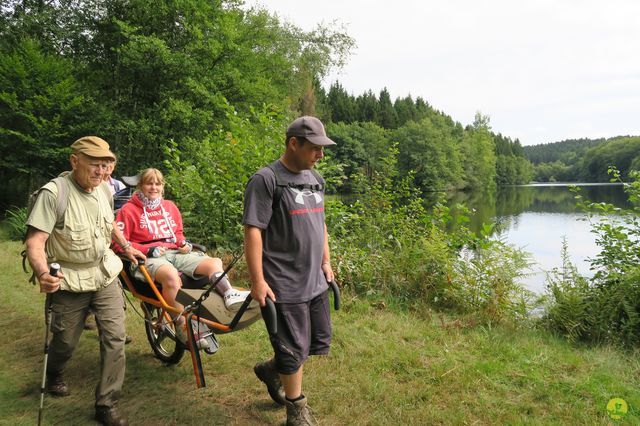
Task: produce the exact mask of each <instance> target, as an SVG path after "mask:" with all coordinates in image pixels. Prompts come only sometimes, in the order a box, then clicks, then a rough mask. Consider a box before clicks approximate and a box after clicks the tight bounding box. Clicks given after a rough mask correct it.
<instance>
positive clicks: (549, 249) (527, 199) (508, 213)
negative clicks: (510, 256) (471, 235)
mask: <svg viewBox="0 0 640 426" xmlns="http://www.w3.org/2000/svg"><path fill="white" fill-rule="evenodd" d="M576 186H579V187H580V188H581V194H582V196H583V197H584V198H587V199H589V200H591V201H595V202H607V203H611V204H614V205H616V206H618V207H628V202H627V200H626V195H625V193H624V190H623V187H622V185H613V184H576ZM456 202H463V203H465V204H466V205H467V206H468V207H470V208H472V209H474V213H473V215H472V218H471V219H472V222H471V227H472V228H473V229H474V230H478V229H480V227H481V225H482V223H483V222H492V221H495V223H496V231H497V233H498V235H500V236H501V237H502V238H504V239H505V241H507V242H509V243H511V244H514V245H515V246H517V247H521V248H522V249H524V250H526V251H527V252H529V253H530V254H531V256H532V259H533V261H534V262H535V265H534V266H533V268H532V271H531V276H530V277H527V278H525V279H524V284H525V286H526V287H527V288H529V289H531V290H533V291H536V292H538V293H541V292H543V291H544V285H545V277H546V275H545V272H546V271H550V270H551V269H552V268H554V267H558V266H560V252H561V248H562V238H563V237H565V238H566V239H567V243H568V244H569V254H570V257H571V260H572V261H573V263H574V264H575V265H576V266H577V267H578V270H579V271H580V273H582V274H583V275H587V276H589V275H591V271H590V270H589V264H588V261H587V259H588V258H589V257H593V256H595V255H596V254H597V252H598V247H597V246H596V244H595V238H594V235H593V234H591V232H590V226H589V223H588V222H586V221H583V220H580V219H582V218H584V217H585V216H584V214H583V213H581V212H579V211H578V209H577V208H576V206H575V199H574V195H573V194H572V193H571V192H570V191H569V186H568V185H566V184H547V185H542V184H535V185H526V186H515V187H505V188H500V189H499V190H498V192H497V193H496V194H495V195H491V196H487V195H481V194H456V195H455V196H454V198H453V199H452V203H456Z"/></svg>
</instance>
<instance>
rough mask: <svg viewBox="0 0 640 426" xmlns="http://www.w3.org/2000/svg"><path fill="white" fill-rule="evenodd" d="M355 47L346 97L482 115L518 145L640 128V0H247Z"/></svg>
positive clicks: (465, 116)
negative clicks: (327, 27) (336, 31)
mask: <svg viewBox="0 0 640 426" xmlns="http://www.w3.org/2000/svg"><path fill="white" fill-rule="evenodd" d="M256 3H258V4H261V5H262V6H264V7H265V8H267V9H269V10H271V11H273V12H274V13H277V14H278V16H280V17H281V18H283V19H286V20H288V21H290V22H292V23H293V24H295V25H297V26H299V27H301V28H305V29H312V28H314V27H315V26H316V25H317V24H318V23H324V24H328V23H331V22H333V21H334V20H337V21H338V22H340V23H341V24H343V25H344V27H345V29H346V31H347V33H348V34H349V35H350V36H351V37H353V38H354V39H355V41H356V44H357V48H356V49H355V51H354V53H353V54H352V56H351V57H350V59H349V61H348V64H347V65H346V66H345V67H344V68H343V69H342V71H341V72H340V73H339V74H332V75H330V76H329V77H328V78H327V79H326V80H325V82H324V85H325V87H328V86H329V85H330V84H331V83H332V82H333V81H335V80H336V79H338V80H339V81H340V82H341V84H342V85H343V86H344V87H345V89H346V90H347V91H348V92H350V93H351V94H353V95H356V96H357V95H359V94H361V93H363V92H364V91H366V90H369V89H371V90H373V92H374V93H376V94H378V93H379V91H380V90H381V89H382V88H383V87H386V88H387V89H388V90H389V93H390V94H391V98H392V100H395V98H396V97H399V96H400V97H404V96H406V95H408V94H410V95H411V96H413V98H414V99H415V98H416V97H418V96H421V97H423V98H424V99H425V100H426V101H427V102H429V103H430V104H431V105H432V106H433V107H434V108H436V109H438V110H441V111H443V112H445V113H446V114H448V115H450V116H451V117H452V118H453V119H454V120H456V121H459V122H461V123H462V124H463V125H466V124H470V123H471V122H473V118H474V115H475V113H476V112H477V111H480V112H482V114H484V115H488V116H489V117H490V118H491V126H492V128H493V130H494V131H495V132H496V133H497V132H499V133H502V134H503V135H506V136H510V137H511V138H514V139H515V138H518V139H520V141H521V142H522V144H523V145H533V144H538V143H546V142H556V141H560V140H563V139H569V138H580V137H588V138H598V137H612V136H618V135H627V134H631V135H640V0H606V1H605V0H600V1H592V0H534V1H521V0H485V1H480V0H439V1H433V0H422V1H420V0H387V1H378V0H368V1H365V0H315V1H305V0H268V1H266V0H260V1H256V0H247V4H248V5H252V4H256Z"/></svg>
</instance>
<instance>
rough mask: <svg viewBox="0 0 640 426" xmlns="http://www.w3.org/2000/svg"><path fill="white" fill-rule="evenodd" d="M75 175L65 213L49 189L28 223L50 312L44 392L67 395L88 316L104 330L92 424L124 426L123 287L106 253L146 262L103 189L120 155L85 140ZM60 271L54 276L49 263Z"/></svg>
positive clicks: (75, 149) (69, 178)
mask: <svg viewBox="0 0 640 426" xmlns="http://www.w3.org/2000/svg"><path fill="white" fill-rule="evenodd" d="M71 149H72V154H71V157H70V162H71V168H72V171H71V172H70V173H68V174H66V175H64V177H63V179H64V180H65V181H64V182H63V183H60V184H64V185H65V186H66V188H67V190H66V192H67V198H68V202H67V207H66V209H65V211H64V217H63V218H57V217H56V215H57V213H56V211H57V209H56V199H57V198H56V197H57V195H58V191H59V187H58V184H56V183H55V182H50V183H48V184H47V185H45V186H44V187H43V190H41V191H40V193H39V195H38V198H37V199H36V202H35V204H34V206H33V210H32V211H31V214H30V215H29V218H28V219H27V225H28V233H27V239H26V244H27V256H28V258H29V262H30V263H31V267H32V268H33V271H34V273H35V275H36V277H37V279H38V282H39V284H40V291H41V292H43V293H47V298H48V299H49V303H50V306H51V310H52V318H51V334H52V339H51V344H50V348H49V362H48V365H47V372H46V373H47V383H46V391H47V393H49V394H50V395H52V396H54V397H64V396H67V395H69V393H70V392H69V388H68V386H67V384H66V382H65V380H64V377H63V373H64V370H65V367H66V366H67V363H68V361H69V359H70V358H71V356H72V354H73V351H74V349H75V347H76V345H77V343H78V340H79V338H80V334H81V333H82V330H83V325H84V318H85V316H86V314H87V312H88V311H89V309H91V310H92V311H93V312H95V315H96V318H97V321H98V325H99V327H100V330H101V333H100V379H99V382H98V384H97V386H96V390H95V419H96V420H97V421H98V422H100V423H102V424H105V425H127V424H128V420H127V418H126V417H125V416H124V415H123V414H122V413H121V412H120V410H119V409H118V398H119V395H120V392H121V389H122V384H123V382H124V374H125V353H124V343H125V326H124V306H123V303H122V294H121V289H120V285H119V282H118V274H119V273H120V271H121V270H122V261H121V260H120V258H118V256H116V254H115V253H114V252H113V251H112V250H111V249H110V248H109V245H110V243H111V240H112V238H113V239H114V240H115V241H117V242H118V243H119V244H120V246H121V247H123V249H124V255H125V256H126V257H127V258H129V259H131V261H132V262H136V263H137V260H136V258H139V259H145V256H144V255H143V254H142V253H141V252H140V251H138V250H136V249H135V248H134V247H132V246H131V244H130V243H128V242H127V241H126V240H125V238H124V236H123V235H122V232H121V231H120V230H119V229H118V227H117V226H115V221H114V216H113V199H112V197H111V196H110V192H109V189H108V188H104V187H101V185H106V183H104V184H103V180H102V179H103V174H104V172H105V170H106V169H107V168H108V167H109V165H110V163H112V162H113V161H114V160H115V155H113V153H112V152H111V151H110V150H109V144H108V143H107V142H106V141H104V140H103V139H101V138H99V137H97V136H85V137H82V138H80V139H78V140H77V141H75V142H74V143H73V144H72V145H71ZM52 262H56V263H58V264H60V266H61V270H60V272H58V273H57V274H56V276H51V275H50V274H49V266H48V265H49V263H52Z"/></svg>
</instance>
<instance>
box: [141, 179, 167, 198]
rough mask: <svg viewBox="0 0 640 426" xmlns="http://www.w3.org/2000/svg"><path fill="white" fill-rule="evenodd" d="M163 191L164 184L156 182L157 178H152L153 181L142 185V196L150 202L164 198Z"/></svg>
mask: <svg viewBox="0 0 640 426" xmlns="http://www.w3.org/2000/svg"><path fill="white" fill-rule="evenodd" d="M163 189H164V184H162V183H160V181H158V180H156V179H155V178H151V180H148V181H146V182H144V183H143V184H142V195H144V196H145V197H147V198H148V199H150V200H155V199H157V198H160V197H162V191H163Z"/></svg>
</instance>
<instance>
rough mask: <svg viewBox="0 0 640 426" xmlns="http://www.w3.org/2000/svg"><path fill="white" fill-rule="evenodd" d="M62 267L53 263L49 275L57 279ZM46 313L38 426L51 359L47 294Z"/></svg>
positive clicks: (40, 420)
mask: <svg viewBox="0 0 640 426" xmlns="http://www.w3.org/2000/svg"><path fill="white" fill-rule="evenodd" d="M59 270H60V265H59V264H57V263H52V264H51V265H50V266H49V275H51V276H52V277H55V276H57V275H58V271H59ZM44 311H45V332H44V367H43V368H42V383H41V385H40V409H39V410H38V426H40V425H41V424H42V412H43V409H44V392H45V386H46V381H47V361H48V359H49V327H50V325H51V293H47V296H46V298H45V300H44Z"/></svg>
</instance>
